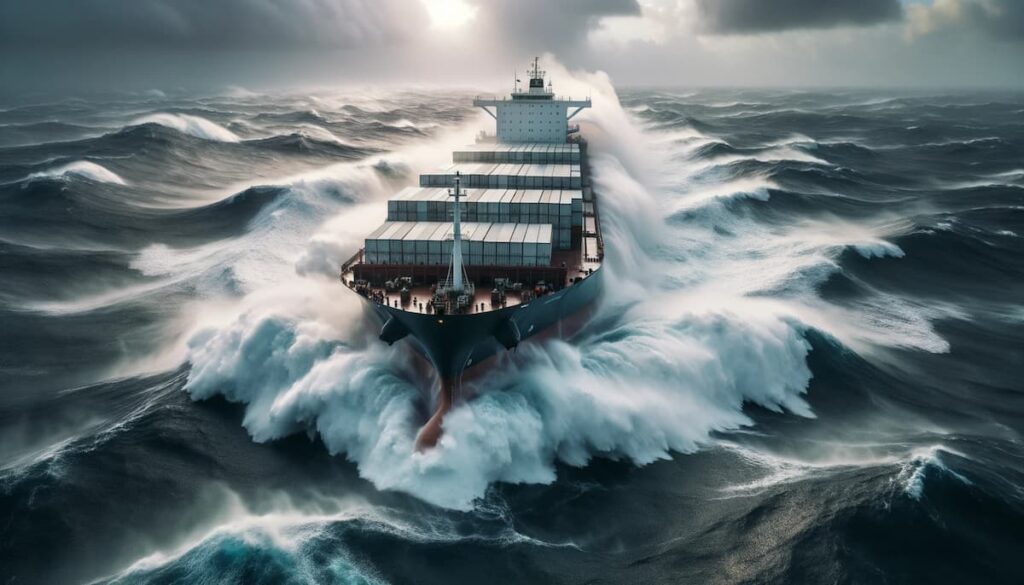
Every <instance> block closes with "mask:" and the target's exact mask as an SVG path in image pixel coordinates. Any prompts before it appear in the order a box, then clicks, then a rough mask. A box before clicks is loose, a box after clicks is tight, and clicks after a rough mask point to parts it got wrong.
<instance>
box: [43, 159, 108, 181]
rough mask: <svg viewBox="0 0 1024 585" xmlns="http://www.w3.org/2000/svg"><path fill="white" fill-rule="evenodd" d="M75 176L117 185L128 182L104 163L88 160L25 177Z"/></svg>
mask: <svg viewBox="0 0 1024 585" xmlns="http://www.w3.org/2000/svg"><path fill="white" fill-rule="evenodd" d="M73 177H80V178H83V179H88V180H90V181H96V182H97V183H113V184H115V185H125V184H127V183H125V180H124V179H122V178H121V177H120V176H118V175H117V173H114V172H113V171H110V170H107V168H106V167H103V166H102V165H98V164H96V163H94V162H89V161H86V160H80V161H75V162H73V163H69V164H66V165H61V166H59V167H54V168H52V169H49V170H45V171H40V172H38V173H32V174H31V175H29V176H28V177H25V180H30V179H62V178H73Z"/></svg>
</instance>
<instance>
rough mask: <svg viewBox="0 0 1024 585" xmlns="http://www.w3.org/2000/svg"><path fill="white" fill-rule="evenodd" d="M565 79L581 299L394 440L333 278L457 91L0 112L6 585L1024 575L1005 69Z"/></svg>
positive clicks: (453, 134) (1011, 103)
mask: <svg viewBox="0 0 1024 585" xmlns="http://www.w3.org/2000/svg"><path fill="white" fill-rule="evenodd" d="M563 79H568V76H565V75H563ZM567 83H568V82H567ZM570 85H572V89H574V90H578V89H580V88H582V87H584V86H587V88H586V90H587V91H589V92H590V93H591V94H592V95H593V99H594V102H595V107H594V108H593V110H591V111H588V112H587V113H585V114H581V118H582V126H583V132H584V133H585V134H586V136H587V137H588V139H589V140H590V143H591V151H592V153H593V167H594V181H595V185H596V190H597V192H598V195H599V197H600V198H601V204H602V222H603V227H604V231H605V237H606V242H607V246H608V250H607V256H608V257H607V264H606V270H607V273H606V275H605V277H606V279H607V283H608V287H607V291H606V294H605V297H604V298H603V299H602V301H601V304H600V307H599V308H598V311H597V314H596V315H595V317H594V319H593V320H592V321H591V322H590V323H589V324H588V325H587V326H586V327H585V328H584V330H583V331H582V332H580V333H579V334H578V335H577V336H576V337H575V338H573V339H570V340H564V341H560V340H551V341H547V342H545V343H543V344H538V343H533V344H528V345H526V346H525V347H523V348H521V349H520V351H519V352H517V353H516V354H510V355H509V356H505V357H503V358H502V359H500V360H499V361H498V362H497V363H496V364H495V366H494V368H492V370H490V371H489V372H488V373H486V374H485V375H483V376H481V377H480V378H478V379H477V380H475V381H474V382H473V383H472V388H471V389H470V390H472V392H469V395H471V396H472V397H471V398H470V399H468V400H466V401H464V402H462V403H461V404H460V405H459V406H457V408H456V409H455V410H454V411H453V412H452V413H451V414H450V415H449V417H448V418H447V420H446V423H445V424H446V432H445V436H444V439H443V440H442V442H441V444H440V445H439V447H438V448H436V449H434V450H431V451H428V452H426V453H415V452H414V449H413V448H412V443H413V439H414V436H415V432H416V430H417V428H418V426H419V425H420V424H421V423H422V422H423V421H424V420H425V417H426V415H427V413H428V412H429V410H430V407H429V402H430V388H431V381H430V380H424V379H423V378H422V376H421V374H420V369H419V368H418V367H417V364H416V360H417V359H418V358H415V357H413V356H412V354H411V352H410V351H409V350H408V348H406V347H403V344H401V343H400V344H396V346H395V347H393V348H388V347H385V346H383V344H381V343H380V342H378V341H376V340H375V327H374V326H373V325H371V324H370V323H369V322H367V321H366V319H365V316H364V315H363V313H362V310H361V307H360V305H359V303H358V302H357V300H356V298H355V296H354V295H352V294H351V293H349V291H347V289H345V288H344V287H343V286H342V285H341V284H340V283H338V282H337V277H336V270H337V267H338V265H339V264H340V263H341V262H342V261H344V260H345V259H346V258H347V257H348V256H349V255H351V254H352V253H353V252H354V251H355V250H356V249H357V248H358V247H359V243H360V241H361V238H362V237H363V236H365V235H366V234H367V233H368V232H369V231H370V230H371V229H372V228H373V227H374V226H375V225H376V224H377V222H379V221H382V220H383V218H384V215H385V204H384V202H385V201H386V199H387V197H388V196H389V195H391V194H393V193H394V192H396V191H397V190H398V189H400V188H402V187H403V186H406V185H410V184H413V183H414V182H415V180H416V176H417V173H418V172H421V171H424V170H426V169H429V168H431V167H434V166H437V165H440V164H443V163H445V162H446V161H447V159H448V157H449V156H450V151H451V149H452V148H454V147H456V146H459V145H461V144H465V143H468V142H471V141H472V140H473V136H474V135H475V134H476V132H477V131H479V130H480V129H483V128H486V126H487V120H489V118H485V117H483V116H482V115H481V114H480V113H478V112H474V111H473V110H472V108H470V107H469V103H470V99H471V97H472V96H471V95H469V94H463V93H451V92H435V91H387V92H384V91H379V92H368V91H362V92H349V93H345V92H314V93H312V94H309V93H304V94H285V93H281V94H258V93H252V92H248V91H243V90H235V91H232V92H228V93H225V94H223V95H209V96H196V95H186V94H181V93H171V92H169V93H163V92H158V91H153V92H148V93H145V94H132V95H127V94H111V95H91V96H86V97H78V98H74V99H39V98H32V99H28V98H24V99H12V98H8V99H7V100H5V101H3V102H2V103H0V583H5V584H8V583H10V584H13V583H17V584H30V583H117V584H127V583H225V584H227V583H268V584H269V583H295V584H299V583H346V584H348V583H358V584H370V583H374V584H376V583H444V584H446V585H450V584H451V583H482V582H486V583H492V584H498V583H714V584H718V583H720V584H731V583H829V584H833V583H872V584H875V583H986V584H999V583H1007V584H1013V583H1022V582H1024V564H1022V563H1021V562H1020V553H1021V551H1024V444H1022V430H1024V382H1022V376H1024V94H1020V93H969V92H961V93H940V92H917V93H914V92H899V91H884V90H879V91H861V90H858V91H814V92H809V91H781V90H780V91H755V90H700V91H690V90H620V91H619V92H618V93H616V91H615V90H613V89H612V87H611V85H610V84H609V83H608V82H607V80H606V79H604V78H603V77H601V76H590V77H584V78H575V79H572V81H571V84H570ZM560 89H561V88H560Z"/></svg>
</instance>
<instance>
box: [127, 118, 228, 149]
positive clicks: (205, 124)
mask: <svg viewBox="0 0 1024 585" xmlns="http://www.w3.org/2000/svg"><path fill="white" fill-rule="evenodd" d="M139 124H160V125H161V126H166V127H168V128H173V129H175V130H177V131H178V132H182V133H184V134H189V135H191V136H195V137H196V138H202V139H204V140H215V141H218V142H238V141H239V138H238V136H237V135H235V133H234V132H232V131H230V130H228V129H227V128H225V127H223V126H221V125H219V124H216V123H214V122H211V121H209V120H207V119H206V118H201V117H199V116H190V115H188V114H168V113H157V114H150V115H148V116H143V117H141V118H138V119H136V120H135V121H133V122H132V125H133V126H136V125H139Z"/></svg>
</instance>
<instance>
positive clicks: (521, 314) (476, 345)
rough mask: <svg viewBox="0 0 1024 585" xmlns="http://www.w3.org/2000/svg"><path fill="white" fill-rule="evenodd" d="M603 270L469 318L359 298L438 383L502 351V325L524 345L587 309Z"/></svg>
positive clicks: (599, 288) (595, 295) (600, 286)
mask: <svg viewBox="0 0 1024 585" xmlns="http://www.w3.org/2000/svg"><path fill="white" fill-rule="evenodd" d="M603 272H604V271H603V270H601V269H598V270H597V271H595V272H594V273H593V274H590V275H588V276H587V277H586V278H584V279H583V280H581V281H579V282H577V283H575V284H573V285H572V286H569V287H566V288H564V289H562V290H560V291H558V292H555V293H551V294H548V295H544V296H542V297H540V298H537V299H534V300H532V301H530V302H529V303H524V304H521V305H515V306H512V307H506V308H503V309H498V310H494V311H488V312H485V313H475V314H468V315H436V314H428V313H420V312H413V311H406V310H403V309H401V308H398V307H389V306H386V305H382V304H379V303H375V302H373V301H371V300H369V299H366V298H363V297H361V298H363V300H364V301H365V302H366V303H368V304H369V306H370V307H371V308H372V311H371V312H372V313H373V315H374V316H375V317H376V318H377V319H378V320H379V321H380V323H381V324H382V325H384V324H386V323H388V322H389V321H391V320H394V321H395V322H397V323H398V324H399V325H400V326H401V329H402V333H403V334H406V333H407V335H408V337H406V338H405V339H406V340H408V341H409V342H410V343H411V344H412V346H413V348H414V349H416V350H417V351H418V352H419V353H421V354H422V355H423V356H424V357H426V358H427V359H428V360H430V362H431V363H432V364H433V365H434V367H435V368H436V369H437V373H438V375H439V376H440V377H441V379H442V380H451V379H455V378H458V376H459V375H461V374H462V372H463V371H464V370H466V369H467V368H471V367H473V366H475V365H478V364H479V363H480V362H482V361H484V360H486V359H487V358H489V357H491V356H493V355H495V354H497V353H499V352H502V351H507V349H508V348H507V347H506V345H505V344H503V343H502V342H501V341H499V338H498V337H496V334H498V335H500V333H499V332H501V331H502V330H506V331H507V330H508V324H507V321H510V320H511V321H512V322H514V323H515V325H516V329H517V330H518V332H519V338H520V340H523V341H525V340H526V339H528V338H530V337H532V336H534V335H537V334H539V333H540V332H542V331H544V330H546V329H548V328H550V327H552V326H554V325H557V324H558V323H559V322H560V321H562V320H563V319H566V318H568V317H571V316H573V315H576V314H578V313H580V312H581V311H583V310H584V309H587V308H588V307H589V306H591V305H592V304H593V303H594V302H595V301H596V300H597V299H598V297H599V296H600V295H601V292H602V290H603V286H604V284H603ZM506 343H507V341H506Z"/></svg>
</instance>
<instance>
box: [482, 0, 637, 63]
mask: <svg viewBox="0 0 1024 585" xmlns="http://www.w3.org/2000/svg"><path fill="white" fill-rule="evenodd" d="M475 4H476V6H478V7H479V11H480V12H479V13H478V18H479V19H480V21H481V26H482V27H483V28H484V29H485V30H486V31H487V32H488V33H489V35H491V37H492V38H493V39H495V40H499V41H501V42H502V43H503V44H505V45H507V46H509V47H512V48H514V49H517V50H530V51H534V52H543V51H552V52H555V53H559V54H561V53H562V52H564V51H567V50H572V49H576V48H579V47H580V46H581V45H582V44H583V42H584V41H585V40H586V37H587V34H588V33H589V32H590V30H591V29H593V28H594V27H596V26H597V25H598V22H599V21H600V20H601V19H602V18H604V17H607V16H639V15H640V5H639V4H638V3H637V1H636V0H559V1H551V0H479V1H478V2H475Z"/></svg>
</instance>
